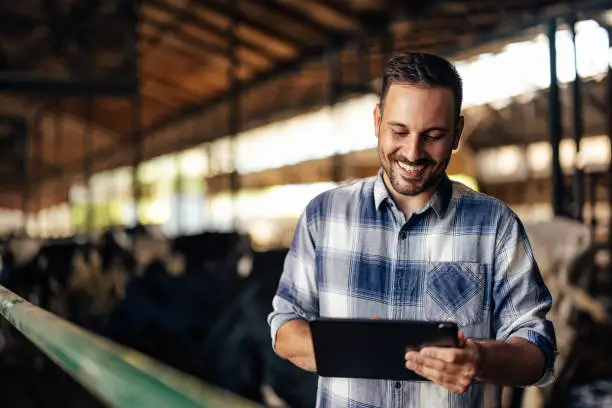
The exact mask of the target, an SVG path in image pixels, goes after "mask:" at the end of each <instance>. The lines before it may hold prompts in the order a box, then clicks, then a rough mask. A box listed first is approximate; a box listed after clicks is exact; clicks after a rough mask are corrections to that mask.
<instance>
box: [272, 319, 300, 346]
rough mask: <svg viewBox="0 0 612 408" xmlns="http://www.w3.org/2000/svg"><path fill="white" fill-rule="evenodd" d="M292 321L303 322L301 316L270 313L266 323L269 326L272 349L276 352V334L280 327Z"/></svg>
mask: <svg viewBox="0 0 612 408" xmlns="http://www.w3.org/2000/svg"><path fill="white" fill-rule="evenodd" d="M292 320H304V319H303V318H302V317H301V316H299V315H297V314H284V313H283V314H281V313H275V312H272V313H271V314H270V316H269V317H268V322H269V324H270V334H271V335H272V349H273V350H274V351H276V333H277V332H278V329H280V328H281V326H282V325H283V324H285V323H287V322H290V321H292Z"/></svg>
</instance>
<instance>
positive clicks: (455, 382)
mask: <svg viewBox="0 0 612 408" xmlns="http://www.w3.org/2000/svg"><path fill="white" fill-rule="evenodd" d="M406 367H407V368H408V369H411V370H412V371H414V372H415V373H416V374H418V375H420V376H421V377H424V378H427V379H428V380H430V381H432V382H434V383H436V384H438V385H440V386H442V387H444V388H446V389H447V390H449V391H451V392H454V393H458V394H463V393H464V392H465V390H467V388H468V387H469V385H470V381H469V380H468V379H467V378H465V377H461V376H457V375H452V374H448V373H445V372H443V371H439V370H436V369H434V368H431V367H427V366H424V365H422V364H419V363H415V362H413V361H407V362H406Z"/></svg>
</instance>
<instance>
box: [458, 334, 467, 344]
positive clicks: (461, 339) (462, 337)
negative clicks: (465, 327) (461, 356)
mask: <svg viewBox="0 0 612 408" xmlns="http://www.w3.org/2000/svg"><path fill="white" fill-rule="evenodd" d="M457 338H458V340H459V347H465V343H466V341H467V337H465V334H463V332H462V331H460V332H459V333H458V335H457Z"/></svg>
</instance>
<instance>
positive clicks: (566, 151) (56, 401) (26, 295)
mask: <svg viewBox="0 0 612 408" xmlns="http://www.w3.org/2000/svg"><path fill="white" fill-rule="evenodd" d="M611 11H612V0H564V1H561V0H493V1H489V0H465V1H458V0H430V1H427V2H421V1H393V0H147V1H138V0H95V1H94V0H88V1H86V0H80V1H79V0H22V1H19V2H16V1H12V2H11V1H6V0H3V1H0V236H1V237H2V238H1V243H0V245H1V249H2V252H1V263H0V268H1V269H0V314H1V315H2V316H3V318H0V378H1V380H0V395H2V397H1V398H2V401H3V402H2V406H6V407H56V406H58V407H59V406H62V407H99V406H110V407H126V406H130V407H134V406H147V407H148V406H173V407H192V406H193V407H203V406H206V407H212V406H218V407H220V406H270V407H272V406H274V407H311V406H314V404H315V403H314V401H315V396H316V395H315V394H316V376H315V375H312V374H310V373H307V372H305V371H302V370H299V369H297V368H296V367H294V366H292V365H291V364H289V363H288V362H287V361H285V360H282V359H280V358H279V357H278V356H276V355H275V354H274V352H273V350H272V347H271V340H270V335H269V327H268V324H267V322H266V316H267V314H268V313H269V312H270V311H271V308H272V304H271V302H272V297H273V295H274V293H275V290H276V286H277V284H278V279H279V277H280V274H281V273H282V270H283V262H284V259H285V256H286V254H287V251H288V248H289V246H290V245H291V241H292V237H293V232H294V230H295V226H296V223H297V220H298V218H299V216H300V214H301V213H302V211H303V210H304V208H305V207H306V205H307V204H308V202H309V201H310V200H312V199H313V198H314V197H315V196H317V195H318V194H320V193H322V192H324V191H327V190H330V189H332V188H335V187H338V186H341V185H344V184H347V183H350V182H353V181H354V180H357V179H360V178H364V177H370V176H373V175H375V174H376V172H377V171H378V169H379V168H380V162H379V158H378V152H377V140H376V137H375V134H374V124H373V120H372V110H373V108H374V106H375V105H376V103H377V102H378V100H379V97H380V88H381V75H382V68H383V66H384V63H385V61H386V60H387V58H388V57H389V56H391V55H393V54H394V53H398V52H403V51H420V52H429V53H435V54H438V55H441V56H444V57H445V58H448V59H449V60H450V61H452V62H453V63H454V64H455V66H456V68H457V70H458V72H459V73H460V75H461V77H462V79H463V86H464V103H463V112H462V113H463V115H464V116H465V121H466V127H465V130H464V135H463V137H462V140H461V145H460V147H459V149H458V150H457V151H456V152H454V153H453V158H452V160H451V162H450V165H449V168H448V170H447V172H448V174H449V177H450V178H451V179H453V180H456V181H458V182H461V183H464V184H465V185H467V186H469V187H470V188H472V189H474V190H477V191H480V192H482V193H485V194H488V195H491V196H493V197H495V198H497V199H499V200H501V201H503V202H504V203H506V204H507V205H509V206H510V208H512V210H514V211H515V212H516V214H517V215H518V216H519V217H520V219H521V220H522V221H523V223H524V224H525V227H526V230H527V234H528V236H529V239H530V241H531V244H532V246H533V248H534V252H535V256H536V260H537V262H538V265H539V267H540V270H541V273H542V275H543V277H544V280H545V282H546V283H547V285H548V286H549V288H550V290H551V293H552V296H553V301H554V303H553V308H552V310H551V312H550V318H551V320H552V321H553V322H554V324H555V328H556V334H557V343H558V344H557V347H558V358H557V361H556V372H557V379H556V381H555V382H554V383H553V384H551V385H549V386H546V387H543V388H538V389H532V388H520V387H519V388H510V387H507V388H505V389H504V398H503V401H504V402H503V404H504V407H507V408H517V407H523V408H550V407H555V408H556V407H605V406H612V353H611V352H610V344H609V340H608V339H609V335H610V334H611V333H612V322H611V318H610V316H611V313H612V266H611V262H610V249H611V248H610V246H611V245H612V228H611V222H612V219H611V216H610V214H611V208H612V176H611V171H610V162H611V156H612V143H611V140H612V139H611V138H612V76H610V72H611V71H610V69H611V68H610V67H611V66H612V65H611V64H612V53H611V52H610V49H611V48H610V47H611V46H612V43H611V42H610V35H611V33H612V31H611V30H612V29H611V27H612V12H611ZM126 384H131V386H130V387H126V386H125V385H126ZM127 388H129V389H127ZM228 392H229V394H228ZM155 401H157V402H155ZM160 401H162V402H165V404H166V405H164V403H160ZM160 404H161V405H160ZM251 404H252V405H251Z"/></svg>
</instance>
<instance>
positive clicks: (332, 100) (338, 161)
mask: <svg viewBox="0 0 612 408" xmlns="http://www.w3.org/2000/svg"><path fill="white" fill-rule="evenodd" d="M326 62H327V73H328V77H329V79H328V98H329V100H328V103H329V110H330V115H331V123H332V126H334V125H335V123H336V120H335V118H334V108H335V106H336V104H337V103H338V101H339V100H340V97H341V95H342V72H341V66H340V53H339V52H338V51H337V50H336V49H335V47H333V45H332V46H331V47H330V51H329V53H328V54H327V56H326ZM332 133H334V134H335V133H336V132H332ZM335 142H336V141H335V140H332V143H335ZM334 150H335V151H334V156H333V157H332V180H333V181H334V182H336V183H340V182H341V181H342V180H343V178H344V174H343V173H344V172H343V171H342V170H343V168H342V166H343V158H342V155H341V154H340V153H339V152H338V151H337V149H336V148H335V149H334Z"/></svg>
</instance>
